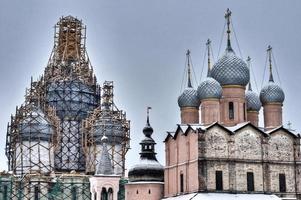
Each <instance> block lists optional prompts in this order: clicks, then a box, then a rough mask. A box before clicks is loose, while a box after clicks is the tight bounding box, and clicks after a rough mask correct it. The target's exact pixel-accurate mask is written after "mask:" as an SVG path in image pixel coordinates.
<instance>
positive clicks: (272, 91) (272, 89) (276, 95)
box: [260, 81, 285, 104]
mask: <svg viewBox="0 0 301 200" xmlns="http://www.w3.org/2000/svg"><path fill="white" fill-rule="evenodd" d="M284 99H285V95H284V92H283V90H282V89H281V87H280V86H279V85H277V84H276V83H274V82H273V81H269V82H268V84H267V85H266V86H264V87H263V88H262V90H261V91H260V101H261V103H262V104H267V103H283V102H284Z"/></svg>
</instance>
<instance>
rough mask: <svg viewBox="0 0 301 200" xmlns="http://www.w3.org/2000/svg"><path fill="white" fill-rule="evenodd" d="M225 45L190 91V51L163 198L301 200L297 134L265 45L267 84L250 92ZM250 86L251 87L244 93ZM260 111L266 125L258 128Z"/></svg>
mask: <svg viewBox="0 0 301 200" xmlns="http://www.w3.org/2000/svg"><path fill="white" fill-rule="evenodd" d="M225 18H226V24H227V45H226V49H225V52H224V54H223V55H222V56H221V57H220V58H219V59H218V60H217V62H216V63H214V64H213V66H212V67H211V62H210V41H208V42H207V51H208V73H207V77H206V78H205V79H204V80H203V81H202V82H201V83H200V84H199V86H198V88H197V89H195V88H194V87H193V86H192V83H191V67H190V66H191V63H190V52H189V51H188V52H187V54H186V55H187V76H188V78H187V87H186V88H185V90H184V91H183V93H182V94H181V95H180V96H179V98H178V105H179V107H180V112H181V123H180V124H178V125H177V129H176V130H174V131H170V132H168V134H167V137H166V139H165V141H164V143H165V162H166V163H165V169H164V198H165V199H170V200H172V199H279V197H280V198H282V199H301V156H300V135H299V134H297V133H295V132H294V131H292V130H288V129H286V128H284V127H283V123H282V106H283V103H284V99H285V95H284V92H283V90H282V88H281V87H280V86H279V85H278V84H277V83H275V81H274V78H273V69H272V48H271V47H270V46H269V47H268V49H267V54H268V58H269V80H268V81H267V82H266V85H265V86H264V87H263V88H262V89H261V91H260V94H259V96H258V95H257V94H256V93H255V92H254V91H252V87H251V81H250V69H249V66H250V65H249V66H248V63H250V58H248V59H247V63H246V62H245V61H244V60H242V59H241V58H239V57H238V56H237V55H236V53H235V51H234V49H233V48H232V46H231V30H230V27H231V26H230V25H231V12H230V10H229V9H228V10H227V12H226V14H225ZM247 85H248V88H247V89H246V87H247ZM262 107H263V118H264V127H259V126H258V121H259V111H260V109H261V108H262Z"/></svg>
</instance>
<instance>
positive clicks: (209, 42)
mask: <svg viewBox="0 0 301 200" xmlns="http://www.w3.org/2000/svg"><path fill="white" fill-rule="evenodd" d="M206 46H207V57H208V71H207V77H210V71H211V62H210V47H211V40H210V39H208V40H207V42H206Z"/></svg>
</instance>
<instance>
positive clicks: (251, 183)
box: [247, 172, 254, 192]
mask: <svg viewBox="0 0 301 200" xmlns="http://www.w3.org/2000/svg"><path fill="white" fill-rule="evenodd" d="M247 186H248V191H249V192H252V191H254V173H253V172H247Z"/></svg>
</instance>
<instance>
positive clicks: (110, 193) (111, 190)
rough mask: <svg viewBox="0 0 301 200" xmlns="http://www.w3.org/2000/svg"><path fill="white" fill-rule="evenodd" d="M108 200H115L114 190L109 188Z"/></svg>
mask: <svg viewBox="0 0 301 200" xmlns="http://www.w3.org/2000/svg"><path fill="white" fill-rule="evenodd" d="M108 200H113V189H112V188H109V190H108Z"/></svg>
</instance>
